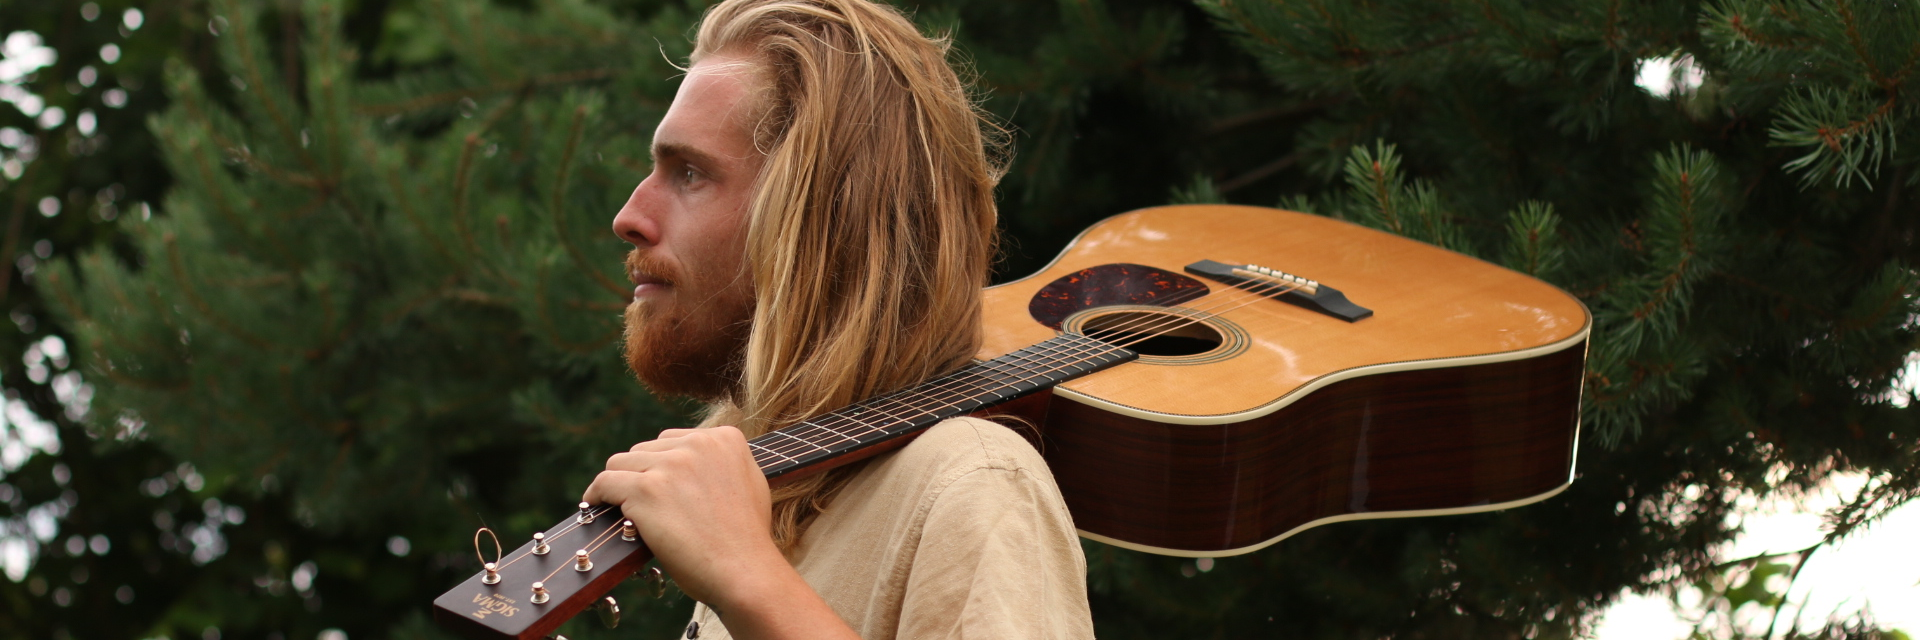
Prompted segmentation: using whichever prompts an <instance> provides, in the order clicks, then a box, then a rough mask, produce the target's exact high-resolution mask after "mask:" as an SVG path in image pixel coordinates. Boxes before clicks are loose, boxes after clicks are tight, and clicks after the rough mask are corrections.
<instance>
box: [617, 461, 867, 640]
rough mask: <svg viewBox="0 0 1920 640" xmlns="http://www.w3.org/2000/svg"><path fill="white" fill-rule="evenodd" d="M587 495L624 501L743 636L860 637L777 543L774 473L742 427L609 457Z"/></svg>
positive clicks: (688, 581) (690, 589) (656, 545)
mask: <svg viewBox="0 0 1920 640" xmlns="http://www.w3.org/2000/svg"><path fill="white" fill-rule="evenodd" d="M581 500H583V501H585V502H588V503H591V504H611V505H617V506H619V507H620V512H621V513H622V514H623V515H625V516H626V517H627V519H629V520H632V521H633V524H634V525H635V526H637V527H639V528H640V537H641V538H642V539H644V540H646V541H647V547H648V548H649V549H652V550H653V555H654V556H655V557H657V558H659V559H660V564H661V566H663V567H664V568H665V569H666V571H667V574H668V575H671V576H673V581H674V583H675V584H677V585H679V586H680V590H681V591H684V592H686V594H687V595H688V596H689V597H692V598H693V599H695V600H698V601H700V602H704V603H707V606H710V607H713V609H714V610H715V611H717V612H720V614H721V620H722V621H723V622H725V623H726V625H727V631H729V632H731V633H732V635H733V637H735V638H740V639H742V640H747V639H751V638H853V639H854V640H858V638H857V636H855V634H854V633H853V630H852V629H849V628H847V625H846V622H845V621H842V620H841V619H840V617H839V616H838V615H836V614H835V613H834V612H833V609H832V608H831V607H828V606H827V603H826V601H825V600H821V599H820V595H819V594H818V593H815V592H814V591H813V588H812V587H809V586H807V583H806V581H805V580H803V579H801V577H800V574H799V573H798V572H796V571H794V570H793V565H790V564H788V563H787V558H786V556H784V555H782V554H781V553H780V548H779V547H778V546H776V545H774V543H773V507H772V501H771V499H770V498H769V497H768V491H767V476H766V475H765V474H764V473H762V472H761V471H760V465H759V464H757V463H755V462H754V461H753V453H752V452H751V451H749V450H748V449H747V438H746V436H744V435H742V434H741V433H740V430H739V429H735V428H733V427H715V428H712V429H668V430H666V431H662V432H660V438H659V439H657V440H651V441H648V442H642V443H640V444H636V445H633V449H632V450H631V451H628V452H627V453H621V454H615V455H614V456H613V457H611V458H608V459H607V470H606V471H602V472H600V475H599V477H596V478H594V479H593V485H592V486H590V487H587V493H586V496H585V497H583V498H581Z"/></svg>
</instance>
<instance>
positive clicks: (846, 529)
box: [693, 418, 1093, 640]
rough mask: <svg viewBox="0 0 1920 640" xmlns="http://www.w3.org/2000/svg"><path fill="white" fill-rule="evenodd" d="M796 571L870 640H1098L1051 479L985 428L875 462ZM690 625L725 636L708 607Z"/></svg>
mask: <svg viewBox="0 0 1920 640" xmlns="http://www.w3.org/2000/svg"><path fill="white" fill-rule="evenodd" d="M788 558H789V559H790V560H792V561H793V567H794V569H796V570H798V571H799V572H800V576H801V577H803V578H805V579H806V581H807V584H809V585H812V586H813V589H814V591H817V592H819V594H820V596H821V597H822V598H824V599H825V600H826V601H827V604H828V605H830V606H832V607H833V610H834V612H835V613H838V614H840V619H842V620H845V621H846V622H847V624H848V625H849V626H851V627H853V630H854V631H855V632H857V633H859V634H860V637H861V638H863V639H864V640H892V639H894V638H902V639H916V640H917V639H921V638H994V639H1003V638H1041V639H1051V638H1059V639H1068V638H1092V637H1093V618H1092V615H1091V614H1090V613H1089V611H1088V609H1087V589H1086V585H1087V579H1086V576H1087V560H1086V557H1085V556H1083V555H1081V552H1080V542H1079V539H1078V537H1077V535H1076V534H1075V532H1074V528H1073V519H1072V517H1070V516H1069V515H1068V514H1067V506H1066V504H1065V503H1064V502H1062V501H1061V499H1060V489H1059V487H1057V486H1055V485H1054V482H1053V474H1052V473H1050V472H1049V471H1048V470H1047V465H1046V462H1044V461H1043V460H1041V458H1040V454H1039V452H1037V451H1034V449H1033V447H1032V445H1029V444H1027V441H1026V440H1025V439H1023V438H1021V437H1020V435H1019V434H1016V433H1014V432H1013V431H1011V430H1009V429H1008V428H1006V427H1005V426H1002V425H999V424H995V423H993V422H988V421H986V420H980V419H977V418H955V419H952V420H947V421H945V422H942V423H940V424H938V425H934V426H933V428H931V429H928V430H927V432H926V433H925V434H924V435H921V436H920V438H919V439H917V440H914V441H913V442H912V443H911V444H908V445H907V446H906V447H903V448H901V449H900V450H899V451H895V452H892V453H888V454H883V455H882V456H880V457H877V458H875V459H873V460H872V461H871V462H869V463H868V464H867V466H866V468H864V469H862V470H860V472H859V473H858V474H856V475H855V476H854V477H853V479H852V480H851V481H849V482H848V484H847V486H846V487H845V488H844V489H842V490H841V492H840V494H839V495H838V496H836V497H835V498H834V499H833V502H832V503H831V504H830V505H829V506H828V508H827V509H826V511H825V512H823V513H821V514H820V516H819V517H818V518H817V519H815V520H814V522H813V525H812V526H811V527H809V528H808V529H807V532H806V534H805V535H803V536H801V538H800V544H799V545H798V546H796V547H795V549H794V550H793V552H792V553H790V554H789V556H788ZM693 623H694V624H697V625H698V631H699V634H698V637H699V640H721V639H725V638H729V637H730V636H729V635H728V634H727V631H726V628H725V627H724V626H723V625H722V623H721V621H720V618H719V617H718V616H715V615H714V613H713V611H712V610H711V609H708V608H707V607H706V606H705V605H700V606H697V607H695V608H694V612H693Z"/></svg>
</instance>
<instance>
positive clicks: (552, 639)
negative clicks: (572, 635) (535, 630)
mask: <svg viewBox="0 0 1920 640" xmlns="http://www.w3.org/2000/svg"><path fill="white" fill-rule="evenodd" d="M545 640H567V637H566V636H563V635H560V634H558V633H556V634H553V635H550V636H547V637H546V638H545Z"/></svg>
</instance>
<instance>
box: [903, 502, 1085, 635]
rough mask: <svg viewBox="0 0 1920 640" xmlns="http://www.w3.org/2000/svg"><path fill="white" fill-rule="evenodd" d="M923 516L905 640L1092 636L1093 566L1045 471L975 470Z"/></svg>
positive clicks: (907, 599)
mask: <svg viewBox="0 0 1920 640" xmlns="http://www.w3.org/2000/svg"><path fill="white" fill-rule="evenodd" d="M1042 469H1044V467H1042ZM926 508H927V514H926V518H925V520H924V521H923V522H924V527H923V528H922V530H921V536H920V545H919V549H917V550H916V551H915V553H914V557H913V560H912V564H911V566H912V571H911V575H910V576H909V577H908V580H907V593H906V597H905V600H904V601H903V602H902V607H901V611H900V627H899V634H898V637H900V638H916V639H918V638H930V639H941V638H953V639H960V638H968V639H972V638H980V639H987V638H993V639H1001V638H1044V639H1062V640H1065V639H1080V638H1092V637H1093V619H1092V615H1091V613H1090V612H1089V610H1088V608H1087V591H1086V575H1087V570H1086V565H1087V563H1086V558H1085V557H1084V556H1083V555H1082V553H1081V550H1080V541H1079V537H1078V535H1077V534H1076V532H1075V531H1074V527H1073V519H1072V517H1071V516H1070V515H1068V513H1067V509H1066V505H1065V503H1064V502H1062V500H1061V498H1060V492H1059V489H1058V488H1057V487H1056V486H1055V485H1054V482H1053V478H1052V477H1051V476H1050V475H1046V473H1045V471H1039V472H1035V471H1034V470H1032V469H1028V468H1019V467H1014V468H1006V467H984V468H976V469H973V470H971V471H968V472H966V473H964V474H962V475H960V476H958V477H956V478H954V479H953V481H952V482H951V483H949V484H947V485H946V486H945V487H944V488H941V489H939V490H938V493H937V494H935V495H934V496H933V499H932V501H931V503H930V504H929V505H928V506H927V507H926Z"/></svg>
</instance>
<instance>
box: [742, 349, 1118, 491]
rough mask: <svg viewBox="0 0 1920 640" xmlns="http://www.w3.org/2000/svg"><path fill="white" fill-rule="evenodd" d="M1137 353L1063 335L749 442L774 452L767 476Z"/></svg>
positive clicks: (766, 460)
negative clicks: (796, 443)
mask: <svg viewBox="0 0 1920 640" xmlns="http://www.w3.org/2000/svg"><path fill="white" fill-rule="evenodd" d="M1135 357H1137V354H1135V353H1134V352H1132V351H1128V350H1126V349H1122V348H1119V347H1116V346H1113V345H1110V344H1107V343H1104V342H1100V341H1098V340H1095V339H1093V338H1089V337H1086V336H1083V335H1079V334H1073V333H1067V334H1061V335H1058V336H1055V337H1053V338H1051V339H1048V340H1046V341H1043V342H1040V343H1037V344H1034V345H1031V346H1028V347H1026V348H1024V349H1019V350H1017V351H1014V352H1012V353H1008V354H1006V355H1003V356H1000V357H998V358H994V359H992V360H988V361H986V362H976V363H974V364H971V365H968V366H966V367H962V368H960V369H958V370H956V371H954V372H952V373H948V374H946V375H944V376H940V377H937V378H934V379H933V380H930V381H927V382H924V383H921V384H919V385H915V386H913V387H909V388H906V389H902V390H900V391H896V392H893V393H889V394H885V395H881V396H876V397H873V398H869V399H867V400H863V401H860V402H857V403H854V404H852V405H850V406H847V407H845V408H842V409H839V410H836V411H831V412H828V413H825V414H821V415H819V416H815V417H813V418H810V419H807V420H806V421H803V422H800V423H798V424H795V425H793V426H791V427H787V428H785V429H780V430H778V431H772V432H768V433H766V434H762V435H761V436H759V437H757V438H754V439H753V440H752V441H751V442H749V443H748V444H749V445H751V446H752V447H753V449H755V450H756V451H758V452H760V453H765V454H766V455H765V456H762V455H760V453H756V454H755V455H754V460H755V462H758V463H759V464H760V468H761V470H762V471H764V472H766V474H767V477H769V478H772V477H777V476H779V475H781V474H784V473H787V472H790V471H793V470H795V469H799V468H801V467H805V466H808V465H810V464H813V463H815V462H819V461H821V460H825V459H827V458H832V457H835V456H839V455H841V454H844V453H848V452H851V451H855V450H858V449H861V448H864V447H868V446H871V445H874V444H877V443H879V442H883V441H886V440H890V439H892V438H896V437H899V436H903V435H906V434H908V433H912V432H914V431H918V430H920V429H925V428H927V427H931V426H933V425H935V424H938V423H939V422H940V421H942V420H946V419H948V418H953V417H956V416H961V415H966V414H968V413H972V412H974V411H977V410H979V409H981V408H984V407H988V406H992V405H995V404H999V403H1001V402H1005V401H1008V400H1011V399H1014V398H1017V397H1020V396H1023V395H1026V394H1028V393H1032V392H1034V391H1036V390H1038V389H1042V388H1047V387H1052V386H1054V385H1057V384H1060V383H1062V382H1065V381H1067V380H1071V379H1073V378H1077V377H1080V376H1083V375H1086V374H1089V373H1093V372H1095V371H1099V370H1101V369H1105V368H1107V367H1110V366H1113V365H1116V364H1120V363H1122V362H1127V361H1130V360H1132V359H1134V358H1135ZM776 438H784V440H778V441H776V440H775V439H776ZM787 440H791V441H794V442H798V443H799V445H795V444H793V442H787Z"/></svg>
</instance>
